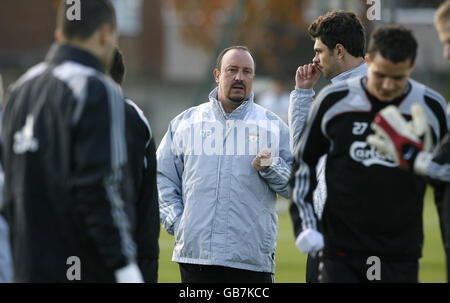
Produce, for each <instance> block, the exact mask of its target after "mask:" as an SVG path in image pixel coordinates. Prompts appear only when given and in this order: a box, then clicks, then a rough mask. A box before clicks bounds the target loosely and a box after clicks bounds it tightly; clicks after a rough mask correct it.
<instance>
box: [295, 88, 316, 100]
mask: <svg viewBox="0 0 450 303" xmlns="http://www.w3.org/2000/svg"><path fill="white" fill-rule="evenodd" d="M294 92H295V94H296V95H297V96H299V97H311V98H312V97H314V95H315V94H316V92H315V91H314V89H312V88H308V89H305V88H298V87H295V90H294Z"/></svg>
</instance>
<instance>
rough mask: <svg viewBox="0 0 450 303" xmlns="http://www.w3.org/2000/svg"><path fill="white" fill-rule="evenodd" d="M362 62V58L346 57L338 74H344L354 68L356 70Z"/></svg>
mask: <svg viewBox="0 0 450 303" xmlns="http://www.w3.org/2000/svg"><path fill="white" fill-rule="evenodd" d="M363 62H364V58H363V57H353V56H347V57H346V58H345V61H344V62H343V64H342V70H341V72H340V73H339V74H342V73H345V72H346V71H349V70H352V69H354V68H357V67H358V66H360V65H361V64H362V63H363Z"/></svg>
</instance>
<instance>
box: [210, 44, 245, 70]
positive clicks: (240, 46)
mask: <svg viewBox="0 0 450 303" xmlns="http://www.w3.org/2000/svg"><path fill="white" fill-rule="evenodd" d="M232 49H239V50H243V51H246V52H248V53H249V54H250V56H252V57H253V55H252V53H251V52H250V49H249V48H248V47H247V46H243V45H233V46H230V47H227V48H226V49H224V50H222V51H221V52H220V54H219V56H218V57H217V62H216V68H217V69H218V70H219V71H220V69H221V68H222V59H223V56H225V54H226V53H227V52H228V51H230V50H232Z"/></svg>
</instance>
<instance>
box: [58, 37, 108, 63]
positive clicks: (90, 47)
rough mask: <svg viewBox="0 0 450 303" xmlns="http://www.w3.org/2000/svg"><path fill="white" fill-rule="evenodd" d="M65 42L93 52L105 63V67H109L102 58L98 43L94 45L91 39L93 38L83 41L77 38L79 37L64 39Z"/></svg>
mask: <svg viewBox="0 0 450 303" xmlns="http://www.w3.org/2000/svg"><path fill="white" fill-rule="evenodd" d="M64 43H65V44H67V45H70V46H73V47H76V48H79V49H81V50H84V51H86V52H89V53H91V54H92V55H94V56H95V57H97V59H98V60H100V62H102V63H103V64H104V65H105V67H106V68H107V66H106V62H104V60H102V53H101V50H100V49H99V48H98V47H97V46H96V45H94V42H93V41H91V40H85V41H81V40H77V39H72V40H70V41H69V40H66V41H64Z"/></svg>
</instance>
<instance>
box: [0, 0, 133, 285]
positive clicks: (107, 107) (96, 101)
mask: <svg viewBox="0 0 450 303" xmlns="http://www.w3.org/2000/svg"><path fill="white" fill-rule="evenodd" d="M80 4H81V6H80V9H81V16H82V18H81V20H80V21H77V20H75V21H70V20H68V19H67V18H66V11H67V9H68V4H66V1H61V6H60V9H59V11H58V17H57V28H56V31H55V36H56V39H57V41H58V42H60V43H61V44H60V45H57V46H56V47H55V48H52V50H51V51H50V52H49V55H48V58H47V60H46V62H42V63H40V64H38V65H36V66H34V67H33V68H31V69H30V70H29V71H28V72H27V73H25V75H23V76H22V77H21V78H20V79H19V80H18V81H16V82H15V83H14V84H13V85H12V87H11V88H10V90H9V93H8V97H7V99H6V106H5V111H4V116H3V123H2V134H1V135H2V144H3V145H2V163H3V164H4V171H5V191H4V194H5V195H4V197H3V198H4V209H3V214H4V215H5V217H6V219H7V220H8V223H9V224H10V228H11V234H12V247H13V258H14V280H15V281H16V282H68V281H72V280H73V281H84V282H114V281H117V282H142V275H141V273H140V271H139V269H138V267H137V265H136V245H135V243H134V241H133V238H132V233H133V231H134V229H135V228H136V227H135V226H134V225H132V223H133V221H132V220H129V216H130V215H131V214H132V213H133V211H132V209H131V208H132V207H131V204H126V205H125V203H124V201H126V200H127V199H128V198H129V196H130V195H131V194H133V193H132V188H131V187H130V186H129V184H128V183H127V181H128V180H129V179H126V176H127V174H128V172H127V170H126V165H127V158H128V157H127V148H126V141H125V115H124V101H123V96H122V94H121V92H120V90H119V88H118V87H117V85H116V84H114V83H113V82H112V81H110V80H109V79H108V78H107V77H106V76H105V75H104V72H105V67H107V66H109V65H110V63H111V60H112V57H113V55H114V50H115V47H116V45H117V27H116V18H115V12H114V9H113V7H112V5H111V3H110V2H109V1H108V0H89V1H81V3H80Z"/></svg>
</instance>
